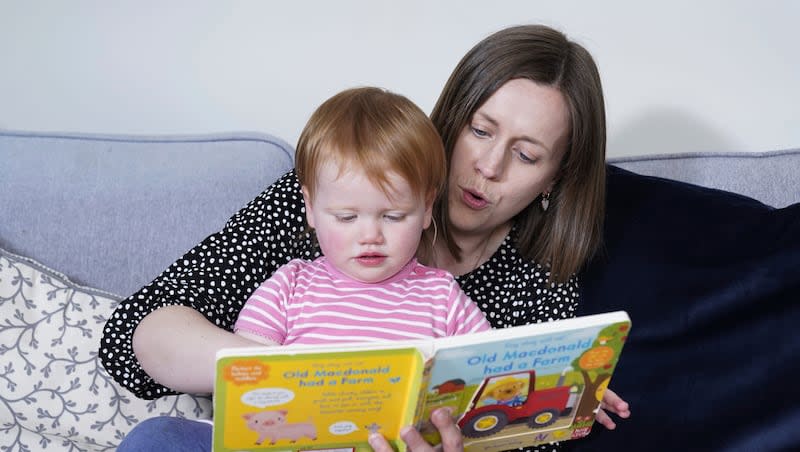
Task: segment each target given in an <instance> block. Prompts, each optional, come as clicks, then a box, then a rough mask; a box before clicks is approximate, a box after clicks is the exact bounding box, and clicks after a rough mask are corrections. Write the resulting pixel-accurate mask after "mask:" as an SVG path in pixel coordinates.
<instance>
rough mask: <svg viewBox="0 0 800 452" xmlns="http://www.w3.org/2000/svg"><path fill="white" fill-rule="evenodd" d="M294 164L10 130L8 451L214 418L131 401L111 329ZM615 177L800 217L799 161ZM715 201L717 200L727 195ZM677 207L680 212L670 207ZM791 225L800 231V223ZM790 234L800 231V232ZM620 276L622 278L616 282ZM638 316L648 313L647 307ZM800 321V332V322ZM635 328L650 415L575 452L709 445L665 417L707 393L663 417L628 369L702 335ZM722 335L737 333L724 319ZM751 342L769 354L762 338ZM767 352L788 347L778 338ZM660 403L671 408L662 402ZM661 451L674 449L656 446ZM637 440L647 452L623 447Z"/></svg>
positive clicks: (789, 435) (0, 162)
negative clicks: (720, 192)
mask: <svg viewBox="0 0 800 452" xmlns="http://www.w3.org/2000/svg"><path fill="white" fill-rule="evenodd" d="M292 159H293V149H292V147H291V146H290V145H288V144H287V143H285V142H284V141H283V140H281V139H279V138H276V137H272V136H269V135H265V134H256V133H230V134H215V135H201V136H169V137H159V136H107V135H85V134H46V133H32V132H24V131H5V132H0V181H1V182H0V215H2V219H1V220H0V322H1V323H0V380H2V381H0V402H1V403H0V425H2V426H3V427H2V429H0V447H2V446H9V447H11V448H12V449H14V450H17V449H21V448H23V446H26V447H28V448H30V449H31V450H39V449H44V448H45V447H47V446H49V447H48V449H60V448H64V449H66V448H69V447H76V448H80V449H81V450H113V449H114V447H115V446H116V444H117V443H118V442H119V440H120V439H121V438H122V437H123V436H124V435H125V433H126V432H127V431H128V430H129V429H130V428H131V427H132V425H134V424H135V423H136V422H138V421H141V420H142V419H144V418H146V417H150V416H155V415H158V414H173V415H180V416H190V417H197V418H208V417H210V404H209V403H208V400H207V399H203V398H201V397H193V396H176V397H167V398H163V399H159V400H156V401H142V400H137V399H134V398H132V396H130V395H129V394H128V393H127V392H126V391H125V390H123V389H121V388H120V387H118V386H117V385H116V384H115V383H114V382H113V381H112V380H111V379H110V378H109V377H108V375H107V374H105V372H104V370H103V369H102V368H101V366H100V365H99V363H98V362H97V359H96V350H97V344H98V341H99V336H100V334H101V329H102V325H103V324H104V322H105V319H106V318H107V317H108V315H109V313H110V311H111V309H113V306H114V305H115V303H116V302H117V301H118V300H119V299H120V298H121V297H124V296H126V295H128V294H130V293H132V292H133V291H135V290H136V289H138V288H139V287H140V286H142V285H143V284H145V283H146V282H148V281H149V280H150V279H152V278H153V277H155V276H156V275H157V274H158V273H159V272H160V271H162V270H163V269H164V268H166V266H167V265H169V264H170V263H171V262H172V261H173V260H175V259H176V258H178V257H179V256H181V255H182V254H183V252H184V251H186V250H187V249H189V248H191V247H192V246H193V245H195V244H196V243H198V242H199V241H200V240H202V239H203V238H204V237H205V236H206V235H208V234H209V233H211V232H214V231H216V230H218V229H219V228H220V227H221V226H222V225H223V224H224V222H225V220H226V219H227V218H228V217H229V216H230V215H231V214H233V213H234V212H235V211H236V210H237V209H239V208H241V207H242V206H244V205H245V204H246V203H247V202H248V201H249V200H251V199H252V198H253V197H255V195H257V194H258V193H259V192H260V191H261V190H262V189H263V188H265V187H266V186H267V185H268V184H269V183H270V182H271V181H273V180H275V179H276V178H277V177H278V176H279V175H280V174H283V173H284V172H286V171H287V170H289V169H290V168H291V166H292ZM609 163H611V164H613V165H614V166H615V167H619V168H627V169H630V170H631V171H634V172H638V173H641V174H648V175H654V176H663V177H666V178H670V179H671V181H669V182H668V183H667V185H669V183H673V182H674V181H675V180H681V181H684V182H689V183H694V184H700V185H702V186H706V187H716V188H721V189H724V190H733V191H736V192H739V193H742V194H745V195H747V196H748V197H752V198H755V199H757V200H759V201H761V202H763V203H765V204H767V205H770V206H773V207H776V208H783V209H771V208H768V207H766V206H763V205H762V204H761V203H757V202H756V201H753V200H749V201H748V202H752V203H757V204H758V205H760V206H763V207H764V209H769V210H771V211H788V210H786V209H791V208H792V206H791V205H792V204H794V203H798V202H800V182H798V178H797V176H795V175H796V174H798V173H800V151H797V150H788V151H774V152H767V153H759V154H736V153H721V154H678V155H671V156H648V157H635V158H624V159H615V160H611V161H610V162H609ZM615 171H616V170H615ZM619 171H623V170H621V169H620V170H619ZM615 174H616V173H615ZM622 174H623V176H624V177H628V178H632V180H635V181H637V182H638V181H640V180H644V181H646V182H647V183H648V184H651V185H653V184H655V186H658V187H661V186H662V185H663V184H664V182H663V181H662V180H661V179H658V178H648V177H647V176H640V175H638V174H632V173H626V172H623V173H622ZM615 177H618V176H615ZM678 185H679V186H680V190H678V191H679V192H681V193H683V191H686V187H689V189H688V190H689V191H690V192H692V193H694V192H695V191H697V190H701V191H702V190H706V189H701V188H699V187H696V188H695V186H687V185H685V184H679V183H678ZM648 186H650V185H648ZM610 187H611V188H610V194H609V202H610V203H611V202H616V203H620V204H621V205H629V204H628V203H627V200H621V199H619V198H620V197H621V196H622V195H620V193H625V191H624V190H625V189H626V187H623V186H620V185H619V184H616V185H614V184H612V183H610ZM615 187H616V188H615ZM676 190H677V189H676ZM681 190H683V191H681ZM637 191H638V189H637ZM667 192H669V190H667ZM711 192H712V193H715V195H714V196H716V193H717V192H716V191H711ZM703 193H705V192H703ZM679 198H680V199H689V198H686V197H683V198H681V197H680V196H679ZM741 198H744V197H743V196H742V197H741ZM663 199H667V200H668V199H669V196H667V197H666V198H663ZM737 199H738V198H737ZM666 202H668V201H666ZM787 206H788V207H787ZM658 208H660V207H659V205H655V204H654V205H653V209H658ZM759 208H760V207H759ZM794 210H795V211H797V209H794ZM619 212H625V210H620V209H614V208H611V207H610V208H609V215H610V216H611V215H615V214H618V213H619ZM790 213H791V212H790ZM787 215H788V214H787ZM792 215H794V214H793V213H792ZM794 216H798V215H794ZM640 217H641V215H640V216H639V217H636V218H633V219H631V221H627V220H628V219H627V218H625V217H624V216H623V214H621V213H620V214H619V215H618V217H615V218H611V217H610V218H609V224H610V225H617V224H621V225H628V224H642V223H640V220H641V218H640ZM698 221H702V220H698ZM709 221H711V220H709ZM726 221H728V220H726ZM786 227H787V228H790V229H791V228H793V227H796V228H797V230H798V231H800V221H798V222H796V223H793V224H790V225H789V226H786ZM638 230H639V231H641V228H640V229H638ZM612 232H613V231H612ZM790 232H791V233H794V229H791V230H790ZM610 233H611V232H610ZM687 233H691V231H687ZM614 237H615V236H613V235H612V236H610V240H609V244H610V248H609V249H608V250H607V251H608V252H607V253H604V254H603V256H605V258H604V259H605V260H603V259H602V258H601V259H600V260H599V261H598V263H597V264H593V266H590V268H588V269H587V270H586V274H585V277H586V281H587V283H586V287H585V289H586V291H587V292H586V294H585V295H584V301H585V303H584V304H585V306H586V308H585V309H586V311H587V312H591V311H595V310H604V309H606V308H609V309H610V308H618V307H620V306H619V305H615V303H614V302H613V299H614V296H613V295H611V293H612V290H611V289H608V285H609V284H610V285H615V284H617V283H616V282H615V281H614V280H613V279H612V276H613V275H614V274H615V273H614V272H615V271H616V272H619V271H620V270H619V268H617V267H620V266H621V267H624V266H625V262H626V261H625V259H628V258H629V257H628V254H626V253H621V254H620V253H617V254H615V248H614V246H615V245H614V244H615V243H618V242H619V239H618V238H614ZM642 243H645V242H642ZM792 243H794V242H792ZM792 243H790V249H789V250H788V253H789V254H788V256H787V259H793V258H794V257H797V258H798V259H800V252H798V251H797V250H800V245H798V247H797V248H796V249H792V248H791V246H794V245H793V244H792ZM618 248H619V247H617V249H618ZM647 253H648V251H647V249H646V248H645V249H640V251H639V252H637V253H634V254H637V256H639V257H640V256H641V255H647ZM631 259H632V260H631V264H630V265H632V266H636V267H638V268H637V271H639V272H646V271H647V268H646V266H642V265H641V262H640V261H639V260H634V259H633V258H631ZM609 262H614V263H615V264H616V265H617V267H615V268H610V267H609V265H608V264H609ZM798 264H800V261H798ZM709 265H712V264H709ZM642 267H645V268H642ZM653 271H657V270H656V269H654V270H653ZM784 278H785V279H787V280H789V282H790V284H795V286H794V287H796V288H798V289H800V283H798V282H797V281H793V278H798V276H797V273H796V272H795V271H793V270H787V273H786V275H784ZM610 300H611V301H610ZM617 301H619V300H617ZM634 301H635V300H625V303H632V302H634ZM640 302H641V303H650V302H651V300H647V299H642V300H640ZM621 307H623V308H625V306H624V305H623V306H621ZM687 309H694V307H692V306H690V307H688V308H687ZM630 311H633V312H634V313H635V312H636V309H632V310H630ZM785 314H786V315H789V316H790V317H789V318H793V319H794V320H797V321H800V315H798V314H797V310H793V311H791V312H788V313H785ZM792 316H794V317H792ZM632 320H633V330H632V336H631V339H630V342H629V345H628V346H627V347H628V348H629V349H631V350H632V351H631V352H628V351H626V356H623V358H622V360H621V361H620V365H619V372H620V374H621V375H622V376H620V377H615V379H616V378H619V380H615V383H617V381H619V382H620V384H621V385H622V386H620V385H616V384H615V383H612V387H615V389H617V390H618V391H619V392H620V393H622V394H623V395H625V396H626V397H627V398H629V399H630V400H632V402H633V403H634V406H633V409H634V417H633V418H632V419H631V420H630V421H626V422H623V423H622V424H621V426H620V429H619V431H618V432H612V433H611V434H605V433H599V432H597V433H594V434H592V435H590V437H589V441H587V442H582V441H583V440H580V441H573V442H571V443H575V444H574V445H571V447H576V448H586V449H587V450H604V449H607V448H608V447H616V448H618V449H620V450H623V449H624V450H634V449H636V448H637V447H640V446H642V445H645V446H646V445H648V444H649V445H650V446H652V447H651V448H655V449H658V448H659V445H660V444H661V445H664V444H667V443H668V444H670V445H671V446H674V447H677V448H679V449H682V450H686V449H691V445H692V444H694V443H693V441H694V440H695V438H692V437H691V435H694V434H695V432H697V429H696V428H691V426H689V425H687V426H686V430H685V432H686V433H685V434H684V435H683V436H681V433H682V432H680V431H678V432H676V431H674V429H676V428H682V427H681V426H682V425H684V424H679V425H678V426H677V427H676V424H671V423H668V422H667V423H661V422H660V420H659V419H657V418H658V417H659V416H662V414H661V413H667V412H670V410H673V409H680V405H681V404H682V403H684V400H683V399H684V398H686V397H689V396H691V397H694V398H697V397H702V395H698V393H691V394H689V393H681V392H682V388H678V387H675V388H673V387H672V386H670V382H671V381H681V382H683V381H684V380H685V379H686V378H687V377H686V375H685V373H683V374H681V373H676V375H673V376H672V377H671V378H673V379H674V380H670V377H669V376H668V375H663V374H660V375H661V377H662V379H663V381H664V382H666V383H665V385H664V386H663V387H664V388H665V389H668V390H670V391H673V392H671V393H669V394H667V395H668V397H669V398H671V400H672V402H673V403H674V405H675V406H653V407H651V408H648V404H649V402H648V396H647V394H648V387H646V386H641V387H640V386H637V385H636V384H635V382H634V381H632V380H636V379H638V378H639V377H640V374H637V373H635V372H634V373H632V374H631V377H630V379H626V377H625V376H624V374H625V371H626V369H630V370H633V369H634V368H636V369H638V368H640V367H644V366H647V365H649V364H650V363H647V362H645V361H642V362H641V363H640V362H637V359H638V357H639V356H640V355H639V354H638V353H637V350H640V351H641V353H643V354H644V355H646V354H648V353H650V354H652V353H656V352H654V351H653V350H660V349H663V348H665V347H667V344H670V343H671V341H677V342H687V341H688V342H691V338H686V337H684V336H683V333H685V332H686V330H681V329H680V328H678V329H674V330H669V332H667V333H664V334H663V335H661V336H659V335H652V334H650V332H652V331H653V329H654V328H655V329H657V327H658V324H657V322H656V321H655V320H651V319H650V318H649V317H648V315H644V314H643V315H642V319H638V318H637V316H636V315H632ZM666 321H669V319H668V317H665V322H666ZM708 321H709V322H714V321H718V322H730V321H731V319H730V318H729V317H725V316H723V317H720V318H718V319H714V318H712V319H710V320H708ZM647 322H651V324H650V325H648V323H647ZM637 331H642V332H646V333H647V335H645V336H644V337H643V338H642V344H644V345H645V346H646V347H644V348H641V349H637V340H638V339H639V338H638V337H637ZM665 331H666V330H665ZM750 339H751V340H752V341H756V342H757V341H759V340H761V338H760V337H758V336H753V337H751V338H750ZM764 340H772V338H766V336H765V339H764ZM766 345H768V344H765V346H766ZM647 347H650V348H647ZM642 350H643V351H642ZM786 351H787V350H786V349H780V350H779V352H781V353H783V352H786ZM628 354H629V355H630V356H632V358H630V359H629V358H628V356H627V355H628ZM648 356H649V355H648ZM795 356H796V355H795ZM671 358H672V357H670V359H671ZM794 368H795V369H796V365H795V367H794ZM775 377H778V376H775ZM709 378H711V377H709ZM712 383H714V382H713V381H706V382H705V384H712ZM775 384H779V385H783V386H784V389H785V391H790V394H795V395H796V394H797V390H796V389H791V388H795V387H797V385H796V384H794V382H793V379H791V378H788V379H786V380H781V379H778V380H777V381H776V383H775ZM649 390H650V391H652V393H653V394H657V393H658V391H659V388H658V387H652V388H649ZM740 390H752V391H759V390H760V388H757V387H752V388H748V387H743V388H740ZM791 391H794V392H791ZM663 398H664V397H663V395H659V396H658V397H654V399H658V400H659V401H660V400H662V399H663ZM795 400H796V401H797V400H800V398H797V399H795ZM659 403H660V402H659ZM743 409H744V408H743ZM797 414H798V412H797V411H796V410H795V411H785V412H777V413H776V412H772V413H771V414H770V416H771V417H769V418H767V419H766V420H765V419H764V418H761V417H760V416H752V418H751V423H750V425H748V426H746V427H748V428H750V429H751V430H752V435H750V436H748V437H747V438H741V435H740V434H735V433H730V435H733V436H734V437H736V435H739V439H736V438H734V440H728V439H726V438H727V437H724V435H723V434H722V432H716V433H711V434H709V435H712V436H711V440H709V441H707V442H705V443H703V442H702V441H701V442H700V443H702V444H710V445H720V447H721V449H725V450H747V448H748V447H750V446H752V445H753V444H754V443H753V442H752V441H754V440H753V438H758V437H761V436H763V437H770V438H771V437H772V436H773V435H772V433H771V432H770V431H769V429H770V422H769V420H770V419H772V418H774V417H776V416H789V417H790V418H793V419H795V421H796V420H797V419H800V417H796V416H797ZM720 415H723V413H720ZM636 419H639V420H638V421H636ZM737 428H741V426H740V425H737ZM595 430H597V428H596V429H595ZM644 430H647V431H644ZM667 430H670V431H667ZM781 434H782V435H784V436H783V437H782V440H781V441H782V442H780V443H774V445H775V448H776V449H777V448H779V447H782V446H784V445H786V444H800V440H799V439H798V438H800V436H798V433H794V432H781ZM670 435H671V436H670ZM687 435H688V437H687ZM714 435H719V437H716V436H714ZM753 435H755V436H753ZM648 437H649V438H656V439H660V438H670V437H671V438H672V440H670V441H671V442H670V441H667V442H665V443H659V442H657V441H656V442H648V441H649V440H648ZM620 441H621V442H620ZM795 441H797V442H796V443H795ZM626 442H627V446H629V447H633V449H631V448H629V447H620V445H625V444H626ZM700 443H698V444H700ZM761 444H765V445H767V446H770V445H771V444H773V443H768V442H767V443H761ZM681 446H686V447H681ZM770 448H771V447H766V448H765V449H766V450H769V449H770ZM762 450H764V449H762Z"/></svg>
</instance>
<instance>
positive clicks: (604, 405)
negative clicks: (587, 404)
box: [595, 389, 631, 430]
mask: <svg viewBox="0 0 800 452" xmlns="http://www.w3.org/2000/svg"><path fill="white" fill-rule="evenodd" d="M608 413H614V414H616V415H617V416H619V417H621V418H623V419H627V418H628V417H630V415H631V410H630V407H629V406H628V402H626V401H624V400H622V398H621V397H620V396H618V395H617V393H616V392H614V391H612V390H610V389H606V392H605V393H604V394H603V400H602V401H601V402H600V408H599V409H598V410H597V415H596V416H595V419H596V420H597V422H599V423H601V424H603V426H605V428H607V429H609V430H614V429H615V428H617V424H616V423H615V422H614V420H613V419H611V416H609V415H608Z"/></svg>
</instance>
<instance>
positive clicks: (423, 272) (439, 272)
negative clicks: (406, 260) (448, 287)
mask: <svg viewBox="0 0 800 452" xmlns="http://www.w3.org/2000/svg"><path fill="white" fill-rule="evenodd" d="M412 272H413V273H414V274H416V275H418V276H424V277H428V278H441V279H446V280H448V281H454V280H455V277H454V276H453V274H452V273H450V272H449V271H447V270H443V269H441V268H437V267H430V266H427V265H424V264H421V263H419V262H417V261H416V260H414V268H413V269H412Z"/></svg>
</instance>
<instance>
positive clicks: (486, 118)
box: [473, 110, 553, 152]
mask: <svg viewBox="0 0 800 452" xmlns="http://www.w3.org/2000/svg"><path fill="white" fill-rule="evenodd" d="M473 117H478V118H480V119H482V120H484V121H486V122H488V123H490V124H491V125H492V126H494V127H497V126H498V125H499V124H500V123H499V122H498V121H497V120H496V119H494V118H493V117H491V116H490V115H488V114H487V113H484V112H482V111H480V110H479V111H476V112H475V114H474V115H473ZM514 138H515V139H516V140H520V141H526V142H528V143H530V144H532V145H534V146H540V147H542V148H544V150H546V151H547V152H553V151H552V150H551V149H550V148H549V147H547V145H545V144H544V142H542V141H541V140H538V139H536V138H534V137H532V136H530V135H520V136H518V137H514Z"/></svg>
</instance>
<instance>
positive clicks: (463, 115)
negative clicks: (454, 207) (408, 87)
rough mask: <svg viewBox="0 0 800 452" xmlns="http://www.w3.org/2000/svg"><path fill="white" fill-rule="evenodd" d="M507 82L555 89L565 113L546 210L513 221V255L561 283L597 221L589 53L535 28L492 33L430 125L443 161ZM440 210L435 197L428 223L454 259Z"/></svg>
mask: <svg viewBox="0 0 800 452" xmlns="http://www.w3.org/2000/svg"><path fill="white" fill-rule="evenodd" d="M512 79H528V80H531V81H533V82H535V83H537V84H541V85H546V86H551V87H554V88H556V89H558V90H559V91H560V92H561V93H562V95H563V96H564V100H565V102H566V104H567V107H568V110H569V116H570V128H571V130H570V133H569V135H568V136H569V140H568V143H567V149H566V152H565V153H564V157H563V159H562V162H561V168H560V169H559V172H558V173H557V175H556V184H555V186H554V188H553V191H552V192H551V194H550V206H549V209H548V210H547V211H546V212H542V210H541V209H540V208H539V203H538V202H533V203H531V205H529V206H528V207H526V208H525V209H523V210H522V212H520V213H519V214H518V215H517V216H516V217H515V218H514V223H515V225H516V228H517V243H516V245H517V247H518V249H519V251H520V253H521V254H522V255H523V256H524V257H525V258H528V259H532V260H535V261H537V262H539V263H542V264H545V265H549V266H550V279H551V281H555V282H564V281H566V280H567V279H569V278H570V276H571V275H572V274H574V273H576V272H577V271H578V270H579V269H580V268H581V267H582V266H583V264H585V263H586V261H587V260H588V259H589V258H590V257H591V256H592V255H593V253H594V252H595V251H596V250H597V249H598V247H599V246H600V243H601V242H602V231H603V218H604V215H605V149H606V120H605V105H604V100H603V89H602V86H601V83H600V75H599V72H598V70H597V66H596V65H595V62H594V60H593V59H592V56H591V55H590V54H589V52H588V51H587V50H586V49H585V48H583V47H582V46H581V45H579V44H577V43H575V42H572V41H570V40H569V39H567V37H566V36H565V35H564V34H563V33H561V32H559V31H557V30H554V29H552V28H549V27H546V26H543V25H522V26H516V27H511V28H506V29H503V30H501V31H498V32H496V33H494V34H492V35H490V36H488V37H487V38H485V39H484V40H482V41H481V42H479V43H478V44H477V45H476V46H475V47H473V48H472V49H471V50H470V51H469V52H468V53H467V54H466V55H465V56H464V58H462V59H461V61H460V62H459V63H458V65H457V66H456V68H455V70H454V71H453V73H452V74H451V75H450V79H449V80H448V81H447V84H446V85H445V88H444V90H443V91H442V94H441V96H440V97H439V100H438V101H437V103H436V106H435V107H434V109H433V112H432V114H431V119H432V120H433V123H434V124H435V125H436V128H437V129H438V130H439V133H440V134H441V136H442V140H443V142H444V148H445V153H446V154H447V161H448V162H449V161H450V159H451V157H452V154H453V148H454V146H455V144H456V140H457V139H458V137H459V135H460V133H461V132H462V130H463V129H464V127H466V126H467V124H468V123H469V121H470V120H471V119H472V115H473V114H475V111H476V110H477V109H478V108H480V107H481V106H482V105H483V104H484V102H486V100H487V99H489V97H491V96H492V94H494V93H495V91H497V89H498V88H500V87H501V86H503V84H505V83H506V82H508V81H509V80H512ZM447 211H448V206H447V195H446V194H443V195H442V196H440V197H439V198H438V201H437V203H436V205H435V206H434V217H435V218H434V219H435V221H437V222H438V225H439V229H440V230H441V232H442V235H443V237H444V238H445V240H447V244H448V248H449V250H450V252H451V253H452V254H453V256H455V257H456V258H459V257H460V250H459V248H458V245H457V244H456V243H455V242H454V241H453V240H452V237H451V235H450V233H449V231H450V220H449V218H448V215H447Z"/></svg>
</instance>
